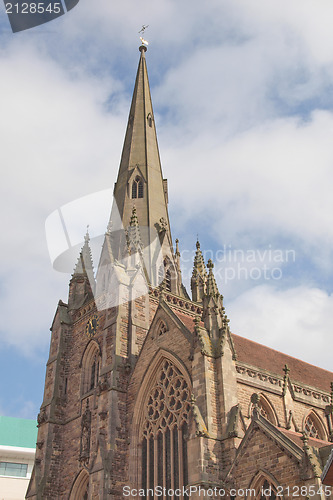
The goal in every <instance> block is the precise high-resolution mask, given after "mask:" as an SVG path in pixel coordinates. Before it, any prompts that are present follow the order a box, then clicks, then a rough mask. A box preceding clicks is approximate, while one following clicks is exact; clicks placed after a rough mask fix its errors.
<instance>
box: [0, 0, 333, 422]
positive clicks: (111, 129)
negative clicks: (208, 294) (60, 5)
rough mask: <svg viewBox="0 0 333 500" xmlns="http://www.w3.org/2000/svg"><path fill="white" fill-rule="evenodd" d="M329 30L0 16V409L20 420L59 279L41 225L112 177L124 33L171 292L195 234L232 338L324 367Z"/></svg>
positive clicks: (148, 12) (98, 7) (200, 9)
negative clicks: (174, 241) (164, 196)
mask: <svg viewBox="0 0 333 500" xmlns="http://www.w3.org/2000/svg"><path fill="white" fill-rule="evenodd" d="M332 22H333V5H332V4H331V2H329V1H320V2H319V3H318V1H314V0H313V1H312V0H307V1H304V0H303V1H300V0H295V1H294V2H292V3H290V2H284V3H281V2H277V1H273V0H269V1H266V2H263V1H262V0H249V1H248V2H246V3H244V2H241V1H240V0H234V1H232V2H227V1H221V0H218V1H217V0H216V1H215V0H208V2H205V4H203V3H202V2H198V1H196V0H194V1H193V0H192V1H191V2H190V1H187V0H186V1H184V2H176V1H174V0H162V1H161V2H153V1H149V0H148V1H146V2H145V3H144V4H142V3H141V4H139V3H138V2H135V1H132V0H130V1H124V2H122V3H121V5H120V3H119V2H111V1H110V0H98V1H94V2H92V1H91V0H90V1H89V0H80V2H79V4H78V6H77V7H75V9H73V10H72V11H71V12H70V13H68V14H66V15H65V16H63V17H61V18H58V19H57V20H55V21H53V22H51V23H48V24H47V25H44V26H41V27H38V28H34V29H32V30H28V31H26V32H22V33H17V34H13V33H12V32H11V30H10V26H9V23H8V20H7V18H6V15H5V13H4V9H3V8H2V10H0V72H1V79H0V87H1V92H0V101H1V102H0V109H1V120H0V129H1V134H0V138H1V139H0V140H1V148H0V160H1V169H2V182H1V186H0V190H1V202H2V210H1V215H0V217H1V226H0V227H1V232H2V244H1V250H2V259H1V266H0V275H1V288H0V294H1V299H2V300H1V305H0V307H1V317H2V318H3V321H2V325H1V326H0V335H1V344H0V366H1V368H0V370H1V376H2V380H4V381H5V383H4V384H2V390H1V393H0V413H1V414H3V415H12V416H20V417H27V418H34V417H35V416H36V414H37V413H38V409H39V406H40V404H41V401H42V392H43V384H44V373H45V363H46V361H47V356H48V345H49V339H50V332H49V328H50V326H51V323H52V319H53V314H54V312H55V309H56V305H57V302H58V300H59V299H60V298H61V299H62V300H64V301H66V300H67V291H68V281H69V278H70V275H69V274H65V273H59V272H56V271H55V270H54V269H52V265H51V261H50V257H49V254H48V247H47V241H46V236H45V221H46V219H47V218H48V217H49V215H50V214H51V213H52V212H54V211H55V210H57V209H58V208H59V207H61V206H63V205H66V204H68V203H70V202H73V201H75V200H78V199H80V198H82V197H84V196H88V195H91V194H93V193H96V192H99V191H102V190H105V189H110V188H112V186H113V183H114V182H115V179H116V174H117V170H118V165H119V159H120V154H121V149H122V141H123V137H124V133H125V127H126V121H127V114H128V110H129V105H130V99H131V93H132V90H133V85H134V78H135V73H136V69H137V63H138V58H139V52H138V44H139V38H138V31H139V29H140V28H141V25H142V24H149V29H148V30H147V32H146V34H145V37H146V38H147V39H148V40H149V49H148V52H147V63H148V71H149V77H150V84H151V91H152V97H153V104H154V111H155V121H156V124H157V130H158V138H159V146H160V154H161V160H162V167H163V173H164V176H165V177H167V178H168V183H169V210H170V217H171V225H172V234H173V237H174V238H176V237H178V238H179V240H180V249H181V251H182V255H183V257H182V264H183V275H184V281H185V282H186V284H187V285H188V282H189V281H188V276H189V273H190V269H191V265H192V258H193V251H194V249H195V241H196V237H197V235H198V236H199V239H200V242H201V247H202V249H203V250H205V252H206V254H205V256H206V257H207V258H209V257H211V258H212V259H213V260H214V262H215V272H216V277H217V281H218V284H219V288H220V291H221V292H222V293H223V295H224V301H225V306H226V310H227V313H228V315H229V318H230V325H231V329H232V331H234V332H235V333H238V334H240V335H244V336H247V337H249V338H252V339H253V340H257V341H258V342H261V343H264V344H266V345H269V346H271V347H274V348H275V349H278V350H281V351H283V352H286V353H288V354H290V355H292V356H295V357H300V358H301V359H304V360H306V361H308V362H310V363H313V364H317V365H319V366H322V367H324V368H327V369H331V355H330V353H331V349H332V327H331V325H332V323H333V298H332V283H333V267H332V248H333V245H332V243H333V225H332V213H333V210H332V209H333V199H332V195H331V193H332V180H333V179H332V178H333V147H332V135H333V113H332V106H333V102H332V83H333V32H332V29H331V26H332ZM107 215H108V214H107ZM89 222H90V221H86V220H82V235H83V234H84V231H85V227H86V224H87V223H89ZM78 230H79V231H81V226H80V224H79V227H78ZM223 252H224V253H223ZM73 266H74V263H73ZM188 289H189V287H188ZM291 375H292V374H291ZM309 384H311V381H309Z"/></svg>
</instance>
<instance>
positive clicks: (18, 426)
mask: <svg viewBox="0 0 333 500" xmlns="http://www.w3.org/2000/svg"><path fill="white" fill-rule="evenodd" d="M36 441H37V422H36V421H35V420H26V419H23V418H12V417H1V416H0V500H23V499H24V498H25V493H26V491H27V487H28V483H29V480H30V477H31V472H32V468H33V465H34V461H35V449H36Z"/></svg>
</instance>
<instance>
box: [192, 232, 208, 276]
mask: <svg viewBox="0 0 333 500" xmlns="http://www.w3.org/2000/svg"><path fill="white" fill-rule="evenodd" d="M196 247H197V250H196V252H195V257H194V264H193V273H192V277H196V276H197V275H200V276H201V278H202V279H203V281H204V282H205V281H206V278H207V271H206V266H205V261H204V258H203V255H202V252H201V249H200V243H199V241H197V243H196Z"/></svg>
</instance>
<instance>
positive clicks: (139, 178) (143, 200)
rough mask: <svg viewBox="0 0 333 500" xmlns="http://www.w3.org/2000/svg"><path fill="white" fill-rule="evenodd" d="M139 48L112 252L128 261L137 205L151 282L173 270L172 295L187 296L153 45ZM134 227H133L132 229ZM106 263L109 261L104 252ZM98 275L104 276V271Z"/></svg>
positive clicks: (113, 218)
mask: <svg viewBox="0 0 333 500" xmlns="http://www.w3.org/2000/svg"><path fill="white" fill-rule="evenodd" d="M139 50H140V53H141V55H140V61H139V66H138V70H137V75H136V81H135V86H134V92H133V97H132V104H131V108H130V112H129V117H128V124H127V129H126V134H125V140H124V146H123V151H122V156H121V161H120V167H119V171H118V177H117V182H116V184H115V187H114V200H113V206H112V211H111V217H110V223H109V227H112V238H111V241H112V254H113V257H114V259H115V260H116V261H120V262H123V263H124V260H126V259H127V257H128V241H127V240H128V238H127V235H128V233H129V232H132V231H133V221H132V217H133V209H134V207H135V211H136V221H137V225H138V226H139V228H140V237H141V241H142V246H143V255H144V260H145V267H146V268H148V267H151V269H149V272H148V275H149V276H150V277H151V280H150V281H151V283H149V284H151V285H152V286H157V285H158V284H159V279H160V276H161V269H162V266H163V269H164V273H165V275H166V273H167V272H168V271H169V274H170V275H171V277H172V280H171V282H172V289H171V291H172V292H174V293H176V294H178V295H182V294H183V292H182V287H181V282H180V277H179V273H177V262H176V257H175V254H174V252H173V246H172V239H171V231H170V223H169V215H168V208H167V203H168V195H167V181H166V179H163V176H162V169H161V162H160V155H159V150H158V143H157V136H156V128H155V119H154V112H153V106H152V100H151V95H150V88H149V81H148V72H147V65H146V58H145V52H146V50H147V47H145V46H141V47H140V48H139ZM131 221H132V222H131ZM129 227H132V229H130V231H129ZM104 246H105V245H104ZM101 261H103V262H104V261H105V251H104V252H103V250H102V257H101ZM98 274H101V272H100V270H99V272H98ZM97 278H98V276H97Z"/></svg>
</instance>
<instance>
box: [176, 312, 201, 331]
mask: <svg viewBox="0 0 333 500" xmlns="http://www.w3.org/2000/svg"><path fill="white" fill-rule="evenodd" d="M172 311H173V312H174V313H175V315H176V316H177V317H178V318H179V319H180V321H181V322H182V323H183V324H184V325H185V326H186V328H187V329H188V330H189V331H190V332H193V331H194V319H195V316H190V315H188V314H185V313H182V312H180V311H179V310H177V309H172ZM202 324H203V323H202Z"/></svg>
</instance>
